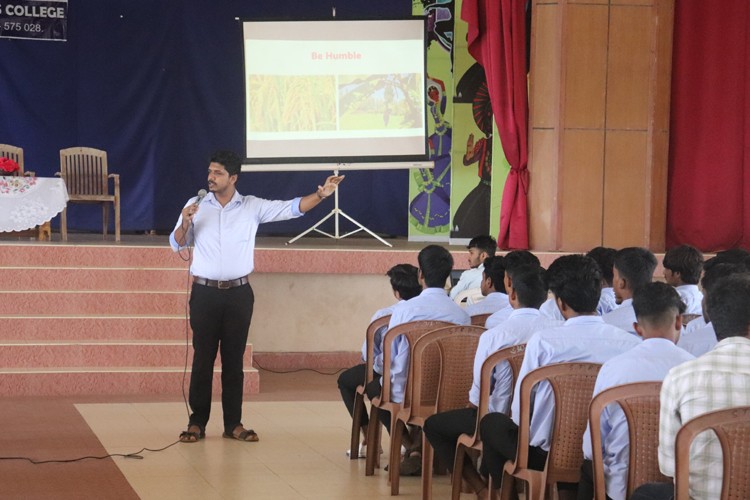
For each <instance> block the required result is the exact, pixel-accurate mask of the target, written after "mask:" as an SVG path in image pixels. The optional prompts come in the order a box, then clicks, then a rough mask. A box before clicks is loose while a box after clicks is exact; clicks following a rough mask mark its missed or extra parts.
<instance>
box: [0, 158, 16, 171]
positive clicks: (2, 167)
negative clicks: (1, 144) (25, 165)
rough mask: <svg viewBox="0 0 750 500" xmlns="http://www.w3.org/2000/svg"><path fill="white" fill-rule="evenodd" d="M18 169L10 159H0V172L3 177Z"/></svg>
mask: <svg viewBox="0 0 750 500" xmlns="http://www.w3.org/2000/svg"><path fill="white" fill-rule="evenodd" d="M18 169H19V166H18V163H17V162H16V161H14V160H11V159H10V158H0V172H1V173H2V174H3V175H9V174H12V173H14V172H17V171H18Z"/></svg>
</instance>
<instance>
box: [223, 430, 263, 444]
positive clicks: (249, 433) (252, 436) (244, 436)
mask: <svg viewBox="0 0 750 500" xmlns="http://www.w3.org/2000/svg"><path fill="white" fill-rule="evenodd" d="M235 430H237V429H235ZM224 437H225V438H227V439H236V440H237V441H245V442H246V443H255V442H257V441H259V439H258V435H257V434H256V433H255V431H254V430H252V429H242V431H240V433H239V434H237V435H236V436H235V435H234V433H232V434H229V433H227V432H225V433H224Z"/></svg>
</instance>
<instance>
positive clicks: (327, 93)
mask: <svg viewBox="0 0 750 500" xmlns="http://www.w3.org/2000/svg"><path fill="white" fill-rule="evenodd" d="M247 95H248V100H249V102H248V130H249V131H250V132H317V131H324V130H336V81H335V78H334V77H332V76H317V75H310V76H286V75H256V76H253V77H251V78H250V79H249V81H248V94H247Z"/></svg>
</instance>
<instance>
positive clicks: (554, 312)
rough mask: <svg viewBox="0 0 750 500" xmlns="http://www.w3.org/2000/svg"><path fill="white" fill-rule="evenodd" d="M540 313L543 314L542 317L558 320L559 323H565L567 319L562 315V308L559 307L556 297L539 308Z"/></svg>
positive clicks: (549, 299)
mask: <svg viewBox="0 0 750 500" xmlns="http://www.w3.org/2000/svg"><path fill="white" fill-rule="evenodd" d="M539 312H540V313H541V314H542V316H545V317H547V318H550V319H556V320H558V321H565V317H563V315H562V313H561V312H560V308H559V307H557V300H556V299H555V297H550V298H548V299H547V300H546V301H545V302H544V304H542V305H541V306H540V307H539Z"/></svg>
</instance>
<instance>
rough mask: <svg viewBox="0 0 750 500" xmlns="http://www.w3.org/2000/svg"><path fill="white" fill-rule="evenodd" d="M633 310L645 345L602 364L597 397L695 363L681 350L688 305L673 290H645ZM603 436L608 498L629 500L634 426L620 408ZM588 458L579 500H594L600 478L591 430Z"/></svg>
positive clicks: (655, 286) (606, 417)
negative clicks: (679, 344) (596, 479)
mask: <svg viewBox="0 0 750 500" xmlns="http://www.w3.org/2000/svg"><path fill="white" fill-rule="evenodd" d="M633 308H634V309H635V316H636V318H638V323H636V324H635V329H636V331H637V332H638V335H640V336H641V337H642V338H643V342H641V343H640V344H638V345H637V346H635V347H633V348H632V349H630V350H629V351H626V352H624V353H622V354H620V355H619V356H615V357H614V358H612V359H610V360H609V361H607V362H606V363H604V364H603V365H602V369H601V370H600V371H599V375H598V376H597V378H596V385H595V386H594V394H593V395H594V396H596V395H597V394H599V393H600V392H602V391H604V390H605V389H609V388H610V387H614V386H616V385H623V384H632V383H634V382H650V381H654V382H658V381H662V380H664V377H666V376H667V372H669V370H670V369H671V368H673V367H675V366H677V365H679V364H681V363H684V362H685V361H690V360H691V359H695V357H694V356H692V355H691V354H688V353H687V352H685V351H684V350H682V349H680V348H679V347H677V346H675V341H676V340H677V337H678V336H679V334H680V329H681V328H682V314H683V311H684V310H685V304H683V303H682V300H681V299H680V296H679V294H678V293H677V292H676V291H675V289H674V288H673V287H671V286H670V285H668V284H666V283H659V282H656V283H649V284H647V285H644V286H642V287H641V288H639V289H638V290H636V292H635V295H634V296H633ZM635 367H637V369H634V368H635ZM601 435H602V451H603V458H604V479H605V483H606V491H607V498H610V499H612V500H625V494H626V492H627V486H628V461H629V459H630V455H629V453H630V446H629V444H628V443H629V441H628V439H629V438H628V422H627V420H626V418H625V414H624V412H623V411H622V408H621V407H620V405H618V404H613V405H609V406H607V407H606V408H605V409H604V411H603V412H602V416H601ZM583 456H584V458H585V461H584V463H583V466H582V467H581V482H580V483H579V484H578V500H591V499H592V498H593V497H594V478H593V472H592V466H591V460H592V458H593V452H592V451H591V429H590V427H587V428H586V432H585V434H584V435H583Z"/></svg>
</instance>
